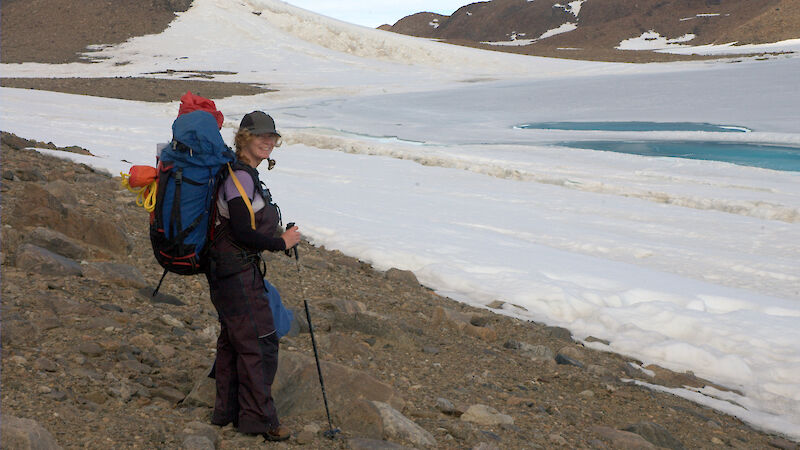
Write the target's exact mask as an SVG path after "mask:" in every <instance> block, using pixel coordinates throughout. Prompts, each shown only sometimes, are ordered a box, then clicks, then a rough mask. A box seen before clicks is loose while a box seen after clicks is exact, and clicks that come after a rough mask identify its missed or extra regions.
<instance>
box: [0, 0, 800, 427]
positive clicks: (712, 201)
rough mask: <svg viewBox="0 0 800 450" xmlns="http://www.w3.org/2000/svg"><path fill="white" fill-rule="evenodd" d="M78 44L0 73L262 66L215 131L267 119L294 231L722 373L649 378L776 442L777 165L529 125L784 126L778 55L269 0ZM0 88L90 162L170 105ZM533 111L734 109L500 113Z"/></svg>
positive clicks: (481, 299)
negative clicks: (498, 48)
mask: <svg viewBox="0 0 800 450" xmlns="http://www.w3.org/2000/svg"><path fill="white" fill-rule="evenodd" d="M254 12H258V13H260V14H259V15H256V14H253V13H254ZM98 55H99V56H100V57H101V58H98V59H97V60H96V62H95V63H93V64H66V65H45V64H3V65H2V66H1V67H0V69H2V74H3V76H4V77H15V76H22V77H38V76H53V77H67V76H78V77H111V76H150V77H170V76H181V75H180V74H176V75H170V74H161V75H156V74H152V73H153V72H164V71H166V70H167V69H172V70H178V71H180V70H184V71H187V70H188V71H200V70H206V71H210V70H225V71H232V72H236V73H235V74H233V75H219V76H217V79H218V80H221V81H247V82H260V83H265V84H268V85H270V87H272V88H277V89H279V90H280V91H279V92H276V93H268V94H263V95H259V96H253V97H231V98H227V99H223V100H219V101H217V105H218V106H219V107H220V109H221V110H222V111H223V112H224V113H225V114H226V117H227V120H226V123H225V127H224V128H223V132H224V136H225V138H226V139H228V140H230V139H231V137H232V135H233V132H234V130H235V128H236V126H237V124H238V121H239V120H240V119H241V117H242V115H243V114H245V113H247V112H249V111H251V110H254V109H262V110H265V111H267V112H269V113H271V114H272V115H273V116H274V117H275V118H276V121H277V122H278V125H279V128H281V129H282V130H283V132H284V135H285V138H286V144H285V145H284V146H283V147H281V148H280V149H279V150H278V151H277V152H276V158H277V159H278V166H277V168H276V169H275V170H273V171H271V172H269V173H267V172H266V171H264V172H263V174H264V176H265V178H266V179H267V180H268V184H269V186H270V188H271V191H272V193H273V195H274V196H275V198H276V200H277V202H278V203H279V204H280V205H281V208H282V211H283V214H284V217H285V218H286V219H289V220H292V221H295V222H297V223H299V224H300V227H301V230H302V232H303V233H304V235H305V236H306V237H308V238H309V239H310V240H311V241H312V242H314V243H316V244H324V245H325V246H326V247H328V248H335V249H341V250H342V251H343V252H345V253H347V254H350V255H353V256H356V257H358V258H361V259H363V260H365V261H368V262H370V263H372V264H374V265H375V266H376V267H377V268H378V269H388V268H390V267H398V268H401V269H408V270H412V271H414V272H415V273H416V274H417V276H418V277H419V279H420V280H421V282H423V283H424V284H425V285H427V286H430V287H432V288H434V289H436V290H437V291H439V292H441V293H443V294H447V295H450V296H452V297H453V298H455V299H458V300H461V301H464V302H467V303H470V304H472V305H478V306H481V305H486V304H488V303H489V302H491V301H493V300H502V301H505V302H507V305H506V309H505V310H504V311H503V313H505V314H508V315H511V316H515V317H519V318H520V319H532V320H537V321H543V322H547V323H549V324H552V325H560V326H565V327H568V328H569V329H571V330H573V332H574V333H575V335H576V337H577V338H581V339H583V338H586V337H587V336H589V335H593V336H596V337H600V338H604V339H606V340H608V341H610V345H608V346H605V345H601V344H596V343H594V344H587V345H591V346H593V347H599V348H603V349H605V350H609V351H614V352H619V353H623V354H626V355H630V356H633V357H636V358H638V359H640V360H642V361H644V362H645V363H655V364H659V365H661V366H664V367H668V368H671V369H674V370H678V371H683V370H692V371H694V373H696V374H697V375H699V376H701V377H705V378H709V379H711V380H714V381H715V382H717V383H719V384H723V385H727V386H729V387H731V388H735V389H736V390H737V391H738V392H741V393H742V395H738V394H734V393H729V394H726V395H723V396H720V395H718V393H715V392H713V391H709V390H700V391H699V392H695V391H693V390H691V389H689V388H687V389H677V390H674V391H672V392H673V393H675V394H676V395H682V396H685V397H687V398H691V399H692V400H694V401H697V402H700V403H704V404H707V405H709V406H712V407H714V408H717V409H720V410H722V411H725V412H727V413H729V414H733V415H736V416H738V417H740V418H742V419H743V420H745V421H747V422H749V423H750V424H753V425H755V426H758V427H761V428H763V429H765V430H770V431H776V432H781V433H783V434H784V435H786V436H788V437H790V438H792V439H795V440H800V377H799V376H798V373H800V173H798V172H780V171H771V170H766V169H758V168H752V167H744V166H736V165H732V164H727V163H721V162H713V161H697V160H687V159H677V158H653V157H642V156H635V155H627V154H618V153H610V152H600V151H593V150H577V149H569V148H565V147H559V146H557V145H553V143H557V142H560V141H567V140H602V139H620V140H699V141H712V142H730V141H745V142H757V143H763V144H781V145H790V146H800V113H798V111H800V108H797V105H798V104H800V87H799V86H800V84H798V78H797V74H798V73H800V58H796V57H794V55H784V56H779V57H773V58H770V59H768V60H766V61H758V60H755V59H744V60H743V61H742V62H740V63H738V64H730V63H727V62H724V61H704V62H696V63H670V64H645V65H634V64H612V63H596V62H586V61H567V60H551V59H546V58H535V57H525V56H520V55H510V54H502V53H492V52H484V51H480V50H474V49H468V48H462V47H454V46H448V45H446V44H440V43H436V42H431V41H428V40H423V39H416V38H411V37H406V36H399V35H395V34H391V33H387V32H382V31H377V30H371V29H367V28H362V27H358V26H354V25H349V24H346V23H343V22H338V21H335V20H332V19H328V18H325V17H322V16H318V15H315V14H313V13H311V12H308V11H304V10H301V9H298V8H294V7H291V6H289V5H286V4H284V3H282V2H279V1H277V0H249V1H243V2H242V1H232V0H195V2H194V5H193V6H192V8H191V9H190V10H189V11H187V12H185V13H182V14H181V15H180V16H179V18H178V19H177V20H176V21H175V22H174V23H173V24H172V25H171V26H170V27H169V28H168V29H167V30H166V31H164V32H163V33H161V34H158V35H151V36H144V37H139V38H135V39H132V40H130V41H129V42H126V43H124V44H121V45H117V46H112V47H107V48H104V49H103V50H101V51H100V52H99V53H98V54H97V55H96V56H98ZM148 74H150V75H148ZM0 95H1V96H2V99H1V100H2V101H1V105H0V118H1V120H2V129H3V130H5V131H9V132H13V133H16V134H18V135H20V136H23V137H27V138H34V139H38V140H43V141H53V142H54V143H56V144H58V145H80V146H83V147H86V148H88V149H89V150H90V151H91V152H92V153H93V154H94V155H95V156H94V157H79V156H78V155H71V154H70V155H66V157H72V158H76V159H77V158H80V159H81V160H82V161H83V162H86V163H87V164H91V165H93V166H95V167H99V168H105V169H107V170H109V171H111V172H112V173H116V172H119V171H120V170H126V169H127V167H128V166H130V164H131V163H135V164H153V162H154V150H155V146H156V143H158V142H164V141H167V140H169V139H170V125H171V122H172V120H173V119H174V117H175V115H176V114H177V109H178V104H177V103H171V104H148V103H144V102H132V101H124V100H114V99H103V98H95V97H86V96H76V95H67V94H58V93H50V92H41V91H33V90H21V89H8V88H2V89H0ZM176 100H177V99H176ZM536 121H654V122H708V123H716V124H722V125H733V126H741V127H746V128H749V129H751V130H754V131H753V132H751V133H714V132H677V131H675V132H666V131H662V132H608V131H557V130H551V131H535V130H521V129H515V128H514V125H517V124H520V123H524V122H536ZM62 156H64V155H62ZM142 213H143V214H144V212H142ZM512 304H513V305H519V306H521V307H523V308H524V309H522V308H517V307H513V306H511V305H512Z"/></svg>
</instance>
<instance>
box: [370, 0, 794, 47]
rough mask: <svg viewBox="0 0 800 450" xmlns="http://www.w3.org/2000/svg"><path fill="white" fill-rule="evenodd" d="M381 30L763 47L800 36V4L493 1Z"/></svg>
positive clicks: (475, 42)
mask: <svg viewBox="0 0 800 450" xmlns="http://www.w3.org/2000/svg"><path fill="white" fill-rule="evenodd" d="M380 28H381V29H383V30H387V31H392V32H395V33H401V34H407V35H412V36H419V37H425V38H432V39H439V40H444V41H447V42H450V43H454V44H461V45H467V46H471V47H480V48H486V49H491V50H501V51H512V52H515V53H525V54H547V53H550V52H553V51H555V50H562V51H567V50H591V51H593V52H594V53H597V52H598V51H600V52H615V51H617V52H618V50H615V48H616V47H618V46H620V44H621V43H622V42H623V41H625V40H628V39H635V38H640V39H641V40H644V41H647V40H655V39H656V37H655V36H656V35H655V33H658V36H659V37H660V38H665V39H669V40H672V41H673V42H680V43H685V44H688V45H705V44H725V43H730V42H737V43H738V44H760V43H771V42H778V41H783V40H787V39H796V38H800V2H799V1H797V0H699V1H687V0H637V1H636V2H631V1H629V0H577V1H571V2H564V1H562V2H558V1H555V0H536V1H526V0H491V1H487V2H477V3H471V4H468V5H466V6H462V7H461V8H459V9H458V10H456V11H455V12H454V13H453V14H452V15H450V16H445V15H440V14H435V13H431V12H420V13H416V14H412V15H410V16H407V17H404V18H402V19H400V20H399V21H397V23H395V24H394V25H391V26H390V25H383V26H381V27H380ZM650 31H652V32H654V33H648V32H650ZM645 33H647V34H645ZM572 53H574V52H572ZM612 59H613V58H612Z"/></svg>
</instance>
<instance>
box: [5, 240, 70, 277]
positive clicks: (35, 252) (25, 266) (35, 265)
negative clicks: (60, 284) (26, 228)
mask: <svg viewBox="0 0 800 450" xmlns="http://www.w3.org/2000/svg"><path fill="white" fill-rule="evenodd" d="M16 262H17V267H19V268H20V269H22V270H26V271H28V272H37V273H41V274H47V275H56V276H79V275H81V274H82V273H83V270H82V269H81V265H80V264H78V263H77V262H75V261H73V260H71V259H69V258H65V257H63V256H61V255H59V254H57V253H53V252H51V251H50V250H47V249H44V248H42V247H39V246H36V245H33V244H22V245H21V246H20V247H19V248H18V249H17V261H16Z"/></svg>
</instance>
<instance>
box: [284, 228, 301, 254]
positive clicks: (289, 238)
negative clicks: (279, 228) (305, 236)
mask: <svg viewBox="0 0 800 450" xmlns="http://www.w3.org/2000/svg"><path fill="white" fill-rule="evenodd" d="M281 237H282V238H283V242H285V243H286V249H287V250H288V249H290V248H292V247H294V246H295V245H297V244H299V243H300V229H299V228H297V227H296V226H294V227H292V228H289V229H288V230H286V231H285V232H284V233H283V234H282V235H281Z"/></svg>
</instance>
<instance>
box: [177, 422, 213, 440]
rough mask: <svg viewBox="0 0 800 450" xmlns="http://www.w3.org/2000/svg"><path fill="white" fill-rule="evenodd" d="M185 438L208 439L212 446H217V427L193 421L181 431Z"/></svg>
mask: <svg viewBox="0 0 800 450" xmlns="http://www.w3.org/2000/svg"><path fill="white" fill-rule="evenodd" d="M183 434H184V435H185V436H187V437H188V436H192V435H194V436H202V437H205V438H206V439H208V441H209V442H211V443H212V444H213V445H214V446H216V445H217V444H219V436H218V435H217V427H214V426H211V425H208V424H206V423H203V422H198V421H193V422H189V423H188V424H187V425H186V427H184V429H183Z"/></svg>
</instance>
